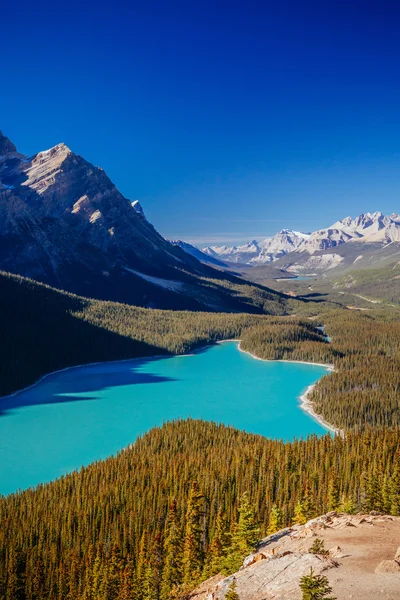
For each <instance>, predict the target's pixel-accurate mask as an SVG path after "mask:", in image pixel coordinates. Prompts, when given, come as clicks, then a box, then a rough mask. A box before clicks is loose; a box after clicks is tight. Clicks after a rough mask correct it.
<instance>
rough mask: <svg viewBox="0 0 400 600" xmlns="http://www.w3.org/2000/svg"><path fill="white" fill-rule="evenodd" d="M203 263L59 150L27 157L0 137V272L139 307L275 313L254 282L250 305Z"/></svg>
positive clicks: (268, 295)
mask: <svg viewBox="0 0 400 600" xmlns="http://www.w3.org/2000/svg"><path fill="white" fill-rule="evenodd" d="M208 262H209V264H204V263H203V262H200V261H199V260H198V259H197V257H194V256H191V255H190V253H187V252H185V251H184V250H183V249H182V248H181V247H179V244H171V243H169V242H168V241H167V240H165V239H164V238H163V237H162V236H161V235H160V234H159V233H158V232H157V231H156V230H155V229H154V227H153V226H152V225H151V224H150V223H149V222H148V221H147V219H146V217H145V215H144V212H143V209H142V207H141V206H140V203H139V202H138V201H137V200H135V201H133V202H131V201H130V200H128V199H127V198H125V197H124V196H123V195H122V194H121V193H120V192H119V191H118V190H117V188H116V187H115V185H114V184H113V183H112V181H111V180H110V179H109V178H108V177H107V175H106V173H105V172H104V171H103V169H101V168H99V167H95V166H94V165H92V164H90V163H89V162H87V161H86V160H85V159H84V158H82V157H81V156H79V155H77V154H75V153H74V152H72V151H71V150H70V149H69V148H68V147H67V146H66V145H65V144H58V145H56V146H54V147H53V148H50V150H45V151H43V152H39V153H37V154H35V155H34V156H31V157H28V156H25V155H23V154H21V153H19V152H18V151H17V149H16V147H15V145H14V144H13V143H12V142H11V141H10V140H9V139H8V138H7V137H5V136H4V135H3V134H2V133H1V132H0V270H3V271H7V272H11V273H16V274H19V275H22V276H24V277H29V278H31V279H34V280H37V281H40V282H43V283H47V284H49V285H51V286H53V287H56V288H59V289H63V290H66V291H69V292H74V293H76V294H79V295H82V296H86V297H92V298H100V299H105V300H116V301H119V302H124V303H128V304H134V305H139V306H146V307H155V308H157V307H158V308H174V309H190V310H196V309H197V310H205V309H206V310H231V311H250V312H262V311H263V310H266V306H267V304H268V303H270V302H272V303H274V302H275V301H277V306H276V308H277V310H278V312H282V310H283V309H282V306H281V304H282V298H281V297H280V296H279V295H277V294H275V293H273V292H270V291H268V290H266V289H265V288H261V287H257V286H253V288H254V298H255V300H254V302H253V301H252V300H251V299H249V290H248V287H249V284H247V282H244V281H243V280H241V279H237V278H235V277H234V276H233V275H231V274H229V273H226V272H223V271H221V270H216V269H214V268H211V266H210V264H211V263H214V265H213V266H219V265H217V263H218V261H217V260H215V261H211V260H210V261H208ZM246 286H247V287H246ZM245 288H246V289H245ZM253 288H252V289H253ZM242 289H243V294H242ZM250 295H251V294H250ZM265 302H266V303H267V304H265ZM270 308H271V310H272V311H273V312H274V311H275V306H272V305H270ZM268 310H269V309H267V311H268Z"/></svg>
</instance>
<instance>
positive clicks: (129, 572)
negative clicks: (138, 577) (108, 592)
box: [118, 558, 136, 600]
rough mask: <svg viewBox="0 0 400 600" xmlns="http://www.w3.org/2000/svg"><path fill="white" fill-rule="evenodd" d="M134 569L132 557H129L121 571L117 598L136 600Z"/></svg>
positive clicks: (119, 599)
mask: <svg viewBox="0 0 400 600" xmlns="http://www.w3.org/2000/svg"><path fill="white" fill-rule="evenodd" d="M134 571H135V570H134V566H133V562H132V559H131V558H129V559H128V560H127V562H126V565H125V567H124V570H123V572H122V577H121V585H120V589H119V593H118V600H136V589H135V576H134Z"/></svg>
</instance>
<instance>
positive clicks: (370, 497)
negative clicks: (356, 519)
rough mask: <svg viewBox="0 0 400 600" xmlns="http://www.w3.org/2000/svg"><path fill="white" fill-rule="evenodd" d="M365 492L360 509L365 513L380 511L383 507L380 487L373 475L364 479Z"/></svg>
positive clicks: (375, 476)
mask: <svg viewBox="0 0 400 600" xmlns="http://www.w3.org/2000/svg"><path fill="white" fill-rule="evenodd" d="M364 485H365V491H364V499H363V503H362V506H361V507H362V509H363V510H364V511H365V512H370V511H371V510H376V511H381V510H382V507H383V500H382V486H381V484H380V482H379V480H378V477H377V475H376V474H375V473H372V474H371V475H370V476H369V477H366V478H365V484H364Z"/></svg>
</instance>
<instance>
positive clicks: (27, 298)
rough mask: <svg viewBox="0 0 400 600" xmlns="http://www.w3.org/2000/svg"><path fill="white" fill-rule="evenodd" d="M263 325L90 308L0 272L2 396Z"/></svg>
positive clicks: (224, 317) (105, 305) (100, 305)
mask: <svg viewBox="0 0 400 600" xmlns="http://www.w3.org/2000/svg"><path fill="white" fill-rule="evenodd" d="M265 318H267V317H264V316H262V315H248V314H220V313H202V312H189V311H184V312H182V311H166V310H150V309H146V308H140V307H134V306H127V305H124V304H118V303H114V302H105V301H100V300H90V299H87V298H83V297H79V296H75V295H73V294H68V293H65V292H61V291H59V290H56V289H53V288H51V287H49V286H47V285H43V284H40V283H36V282H35V281H31V280H28V279H24V278H22V277H19V276H18V275H10V274H7V273H2V272H0V339H1V347H0V396H2V395H5V394H10V393H11V392H14V391H16V390H17V389H21V388H23V387H26V386H28V385H31V384H32V383H33V382H34V381H36V380H37V379H38V378H39V377H41V376H42V375H45V374H46V373H50V372H52V371H55V370H58V369H63V368H65V367H71V366H74V365H79V364H83V363H91V362H100V361H108V360H122V359H126V358H135V357H138V356H140V357H142V356H154V355H158V354H180V353H185V352H188V351H189V350H191V349H193V348H195V347H198V346H201V345H204V344H207V343H210V342H213V341H216V340H219V339H225V338H227V337H238V336H240V334H241V332H242V329H243V328H245V327H248V326H250V325H256V324H257V323H259V322H263V320H264V319H265ZM0 405H1V400H0Z"/></svg>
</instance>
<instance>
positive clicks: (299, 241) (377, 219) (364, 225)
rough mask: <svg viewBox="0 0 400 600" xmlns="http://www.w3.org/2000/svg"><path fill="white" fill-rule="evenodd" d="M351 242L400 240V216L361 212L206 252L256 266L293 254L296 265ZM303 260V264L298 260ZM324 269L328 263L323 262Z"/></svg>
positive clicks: (215, 247)
mask: <svg viewBox="0 0 400 600" xmlns="http://www.w3.org/2000/svg"><path fill="white" fill-rule="evenodd" d="M347 242H352V243H354V242H365V243H368V244H375V245H380V246H382V245H386V244H389V243H391V242H400V215H398V214H395V213H393V214H392V215H390V216H389V215H384V214H383V213H381V212H375V213H365V214H361V215H359V216H358V217H355V218H354V219H353V218H352V217H346V218H345V219H342V220H340V221H336V223H334V224H333V225H332V226H331V227H328V228H326V229H319V230H318V231H314V232H312V233H311V234H308V233H302V232H300V231H292V230H290V229H282V230H281V231H280V232H279V233H277V234H276V235H274V236H273V237H272V238H270V239H265V240H263V241H260V242H257V241H256V240H253V241H251V242H249V243H248V244H244V245H243V246H238V247H237V246H209V247H207V248H203V252H205V253H206V254H209V255H210V256H214V257H215V256H218V257H220V258H221V259H223V260H225V261H227V262H236V263H245V264H249V265H252V266H256V265H262V264H264V265H265V264H268V263H271V262H275V261H278V260H279V259H281V258H282V257H284V256H286V255H290V258H291V259H292V260H293V264H295V265H296V264H303V263H304V261H305V260H307V258H308V257H307V256H306V257H301V258H300V259H299V254H300V255H301V254H311V255H313V254H315V253H321V252H325V251H329V250H330V249H332V248H336V247H338V246H341V245H342V244H346V243H347ZM299 260H300V263H298V261H299ZM320 268H321V269H324V263H323V261H322V262H321V267H320Z"/></svg>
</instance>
